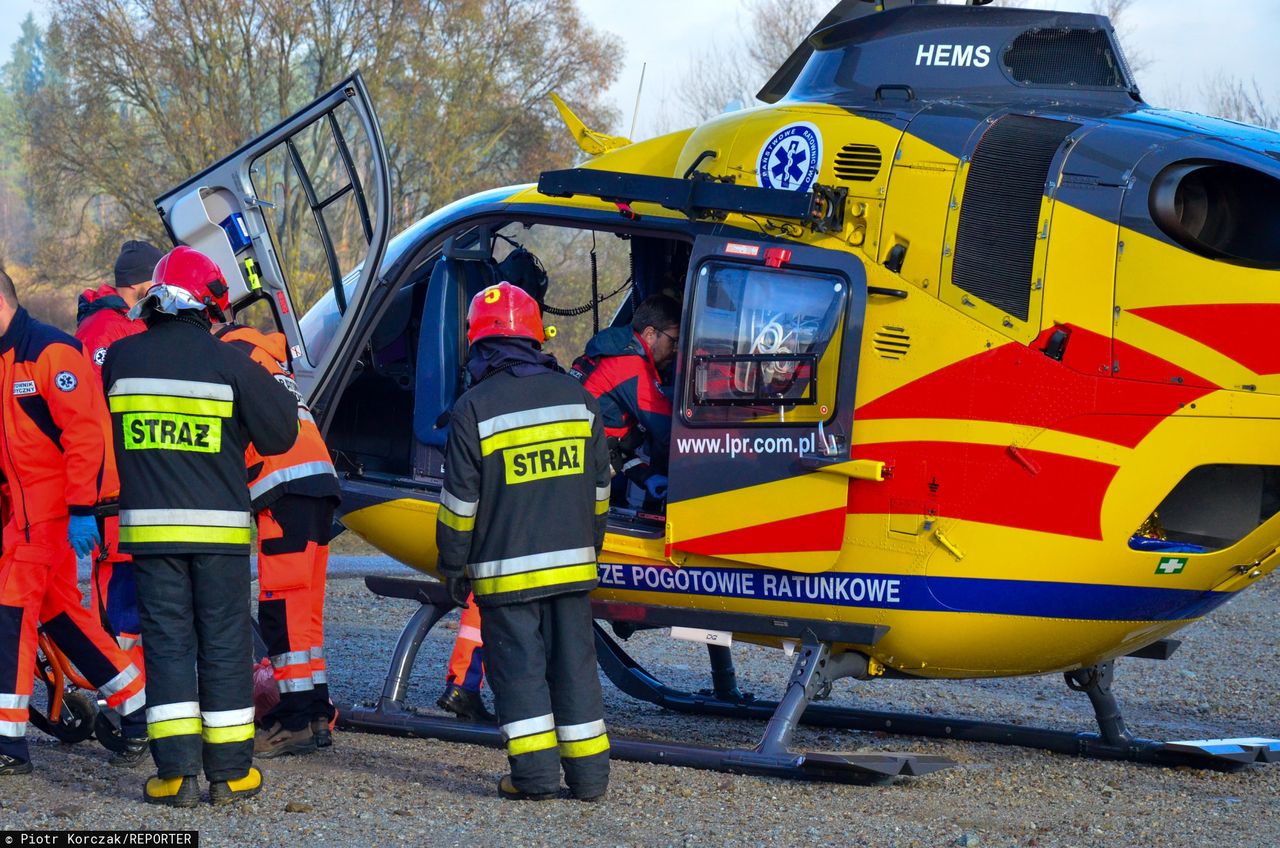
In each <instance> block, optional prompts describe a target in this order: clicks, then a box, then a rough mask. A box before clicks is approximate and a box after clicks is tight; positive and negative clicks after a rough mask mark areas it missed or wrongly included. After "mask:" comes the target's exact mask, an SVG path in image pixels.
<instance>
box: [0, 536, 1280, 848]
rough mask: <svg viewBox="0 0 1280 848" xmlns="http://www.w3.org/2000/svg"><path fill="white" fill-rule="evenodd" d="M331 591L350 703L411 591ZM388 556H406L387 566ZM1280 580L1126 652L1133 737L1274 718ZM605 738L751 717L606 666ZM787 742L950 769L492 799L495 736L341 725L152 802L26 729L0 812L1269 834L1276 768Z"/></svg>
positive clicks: (944, 837) (1278, 720) (336, 826)
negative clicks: (249, 793)
mask: <svg viewBox="0 0 1280 848" xmlns="http://www.w3.org/2000/svg"><path fill="white" fill-rule="evenodd" d="M336 566H337V567H335V569H334V571H335V575H334V578H333V579H332V580H331V583H330V590H329V622H330V624H329V657H330V659H329V667H330V676H331V679H332V681H333V689H334V697H335V699H340V700H342V701H348V702H350V701H367V700H369V699H371V698H373V697H374V696H376V695H377V693H378V692H379V691H380V688H381V683H382V676H383V674H384V672H385V669H386V664H387V662H388V660H389V658H390V654H391V650H392V648H393V646H394V643H395V638H396V636H397V635H398V633H399V631H400V628H401V626H402V625H403V623H404V621H405V620H406V619H407V617H408V616H409V614H410V613H411V612H412V610H413V607H414V605H413V604H412V603H411V602H407V601H397V600H390V599H384V598H378V597H375V596H373V595H371V594H370V593H369V592H368V591H367V590H366V589H365V588H364V585H363V582H362V581H361V580H359V579H357V578H356V577H355V576H354V575H356V574H357V573H359V572H360V571H365V570H378V571H386V570H392V571H393V572H394V569H395V566H394V564H393V563H391V562H390V561H389V560H385V559H364V558H360V559H355V558H344V559H343V560H342V561H341V562H339V563H337V564H336ZM398 573H403V570H401V571H400V572H398ZM1277 602H1280V582H1277V581H1276V580H1275V579H1271V580H1266V581H1264V582H1263V584H1262V585H1260V586H1258V587H1255V588H1253V589H1251V590H1249V591H1247V592H1245V593H1244V594H1243V595H1242V596H1241V597H1240V598H1238V599H1236V600H1235V601H1233V602H1231V603H1230V604H1228V605H1226V606H1225V607H1223V608H1221V609H1219V610H1217V611H1216V612H1215V613H1214V614H1213V615H1212V616H1211V617H1210V618H1208V619H1206V620H1205V621H1203V622H1201V623H1199V624H1196V625H1194V626H1193V627H1191V628H1188V629H1187V630H1185V631H1183V632H1182V633H1181V634H1179V635H1180V636H1181V637H1182V638H1184V639H1185V642H1184V644H1183V646H1182V648H1181V650H1179V651H1178V653H1176V654H1175V655H1174V657H1173V658H1172V659H1171V660H1169V661H1168V662H1152V661H1144V660H1125V661H1122V662H1121V663H1120V664H1119V666H1120V667H1119V675H1118V679H1117V683H1116V687H1115V689H1116V692H1117V695H1118V696H1119V698H1120V699H1121V703H1122V705H1124V707H1125V709H1126V718H1127V720H1128V723H1129V727H1130V729H1131V730H1133V731H1134V732H1135V733H1136V734H1138V735H1141V736H1149V737H1155V738H1167V739H1188V738H1204V737H1219V736H1224V737H1230V736H1254V735H1260V736H1280V710H1277V702H1278V700H1280V699H1278V698H1277V688H1278V686H1277V683H1276V681H1275V677H1274V670H1275V667H1276V660H1277V654H1278V653H1280V651H1278V649H1280V636H1277V633H1276V630H1275V621H1276V615H1275V612H1274V610H1275V607H1276V606H1277ZM456 628H457V623H456V615H454V616H451V617H449V618H447V619H446V620H445V621H444V622H442V623H441V625H440V626H438V627H437V628H436V630H435V631H434V632H433V633H432V634H430V636H429V637H428V638H427V640H426V641H425V642H424V643H423V648H422V652H421V654H420V655H419V661H418V664H417V668H416V672H417V673H416V674H415V676H414V678H413V681H412V685H411V689H410V701H411V702H412V703H414V704H416V705H418V706H423V707H427V706H431V705H432V704H433V702H434V700H435V697H436V695H437V694H438V692H439V690H440V688H441V686H442V677H443V667H444V663H445V660H446V658H447V655H448V651H449V648H450V646H451V644H452V638H453V635H454V632H455V631H456ZM627 647H628V649H629V650H630V651H631V652H632V653H633V654H634V655H635V656H636V658H637V659H638V660H640V661H641V662H642V663H643V664H645V665H646V666H647V667H648V668H649V669H650V671H652V672H654V673H656V674H657V675H658V676H660V677H663V678H665V679H666V680H667V681H668V682H670V683H672V684H673V685H677V686H681V687H686V688H702V687H705V686H707V685H709V678H708V676H707V674H706V665H705V650H704V649H703V648H702V647H701V646H699V645H693V644H690V643H683V642H676V641H673V640H671V639H669V638H667V637H666V636H665V635H664V634H663V633H661V632H650V633H642V634H638V635H637V636H635V637H633V638H632V639H631V640H630V641H629V642H628V643H627ZM734 653H735V657H736V659H737V662H738V671H739V678H740V682H741V683H742V684H743V686H744V688H745V689H749V690H752V691H755V692H757V693H760V694H761V695H762V696H765V695H767V696H769V697H776V693H778V691H779V690H780V687H781V685H782V683H783V682H784V681H785V679H786V677H787V674H788V672H789V671H790V664H789V662H788V661H786V660H785V659H784V658H783V657H782V656H781V655H780V654H779V653H777V652H773V651H766V650H763V649H756V648H752V647H750V646H744V647H741V648H737V647H735V649H734ZM855 698H857V699H858V703H860V704H862V705H865V706H868V707H870V708H879V709H898V710H915V711H924V712H930V713H937V714H951V715H967V716H974V717H979V718H984V719H990V720H996V721H1006V722H1015V723H1020V724H1040V725H1046V726H1052V727H1057V728H1063V729H1074V728H1087V727H1088V725H1090V724H1091V721H1092V720H1091V715H1090V712H1089V708H1088V704H1087V701H1086V699H1085V697H1084V696H1083V695H1081V694H1078V693H1072V692H1069V691H1068V690H1067V689H1066V687H1065V686H1064V685H1063V683H1062V681H1061V678H1060V677H1059V676H1049V677H1038V678H1023V679H1015V680H1000V681H980V682H908V681H877V682H874V683H858V682H853V681H841V682H840V683H837V684H836V689H835V701H834V702H835V703H841V702H844V703H853V702H854V699H855ZM605 699H606V701H605V707H606V718H607V719H608V720H609V722H610V732H611V733H612V734H615V735H629V736H635V737H651V738H668V739H679V740H682V741H689V742H700V743H704V744H717V745H739V746H749V745H751V744H753V743H754V742H755V741H756V738H757V736H758V734H759V733H760V731H761V729H762V725H761V724H759V723H758V722H749V721H742V722H733V721H726V720H712V719H696V718H692V717H686V716H679V715H675V714H672V713H668V712H665V711H663V710H660V709H658V708H657V707H653V706H651V705H648V704H643V703H639V702H636V701H633V700H630V699H628V698H627V697H626V696H624V695H622V694H621V693H619V692H618V691H617V690H616V689H613V688H612V686H610V685H609V684H607V683H606V684H605ZM796 742H797V747H807V748H810V749H815V750H856V749H880V750H910V751H917V752H921V753H931V754H941V755H945V756H948V757H951V758H952V759H954V760H956V761H958V762H959V763H960V764H961V765H960V767H958V768H953V769H950V770H948V771H943V772H939V773H936V774H933V775H929V776H926V777H921V778H911V779H900V780H898V781H897V782H895V783H893V784H891V785H888V786H868V787H859V786H840V785H831V784H804V783H794V782H786V781H781V780H775V779H766V778H753V777H741V776H732V775H726V774H720V773H716V772H704V771H695V770H690V769H680V768H671V767H662V766H651V765H638V764H632V763H621V762H617V763H614V766H613V779H612V788H611V791H610V795H609V797H608V799H607V800H606V801H605V802H603V803H601V804H598V805H590V804H581V803H577V802H572V801H555V802H550V803H544V804H511V803H508V802H502V801H499V800H498V799H497V798H496V797H495V795H494V791H493V784H494V780H495V778H496V777H497V776H498V775H500V774H501V773H502V772H503V771H505V765H506V762H505V758H504V757H503V755H502V753H501V752H499V751H497V750H491V749H488V748H482V747H476V746H467V745H457V744H447V743H442V742H437V741H431V740H415V739H396V738H390V737H382V736H372V735H363V734H356V733H340V734H337V736H336V741H335V746H334V748H333V749H331V750H330V751H328V752H321V753H318V754H316V755H314V756H310V757H303V758H289V759H287V760H286V761H284V762H269V763H267V765H266V766H265V767H264V772H265V774H266V780H267V788H266V790H265V791H264V794H263V795H262V796H261V797H259V798H258V799H255V800H253V801H251V802H248V803H246V804H243V805H239V806H237V807H232V808H221V809H216V810H215V809H212V808H210V807H208V806H201V807H199V808H197V809H195V810H187V811H178V810H166V809H155V808H151V807H148V806H146V805H144V804H143V803H141V801H140V800H139V793H140V787H141V782H142V780H143V779H144V778H145V776H146V775H147V774H148V773H149V771H147V770H146V767H142V768H139V769H138V770H137V771H132V772H129V771H125V772H122V771H118V770H116V769H112V768H110V767H108V766H107V765H106V763H105V757H106V755H105V752H104V751H103V749H102V748H101V747H99V746H98V745H96V743H92V742H86V743H83V744H80V745H74V746H71V745H61V744H59V743H57V742H55V741H53V740H51V739H49V738H47V737H45V736H43V735H41V734H39V733H36V732H34V731H33V732H32V743H33V744H32V751H33V757H34V759H35V761H36V765H37V770H36V773H35V774H34V775H31V776H29V777H24V778H3V779H0V781H2V783H0V829H27V828H34V829H50V828H51V829H120V828H150V829H198V830H199V831H200V835H201V841H202V844H203V845H205V846H222V845H228V846H230V845H279V846H289V848H298V846H311V845H335V846H336V845H342V846H348V845H351V846H360V845H398V844H406V845H424V844H430V845H465V846H482V845H495V846H496V845H504V846H506V845H510V846H525V845H549V846H564V845H593V846H594V845H601V846H661V845H677V846H688V845H733V846H755V845H770V846H775V845H776V846H789V845H799V844H815V845H821V844H830V845H840V846H852V845H876V846H883V845H893V846H917V845H918V846H948V845H962V846H975V845H982V846H1013V845H1019V846H1022V845H1039V846H1059V845H1062V846H1107V848H1116V846H1150V845H1159V846H1202V845H1203V846H1208V845H1238V846H1275V845H1277V844H1280V765H1272V766H1251V767H1249V768H1247V769H1245V770H1243V771H1241V772H1238V773H1235V774H1219V773H1214V772H1206V771H1197V770H1192V769H1165V768H1157V767H1152V766H1138V765H1129V764H1123V763H1105V762H1093V761H1085V760H1080V759H1076V758H1073V757H1068V756H1063V755H1057V754H1047V753H1041V752H1037V751H1028V750H1019V749H1012V748H1005V747H1001V746H994V745H984V744H977V743H964V742H953V741H930V740H919V739H910V738H898V737H884V736H882V735H879V734H859V733H846V732H842V731H829V730H808V729H802V730H801V731H800V732H799V733H797V740H796Z"/></svg>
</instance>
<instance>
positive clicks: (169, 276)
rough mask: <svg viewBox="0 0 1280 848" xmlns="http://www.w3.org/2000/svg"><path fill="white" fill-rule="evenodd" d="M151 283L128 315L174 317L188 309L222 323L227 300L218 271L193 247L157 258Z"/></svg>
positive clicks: (229, 301)
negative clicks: (205, 314) (159, 314)
mask: <svg viewBox="0 0 1280 848" xmlns="http://www.w3.org/2000/svg"><path fill="white" fill-rule="evenodd" d="M151 280H152V285H151V288H149V289H147V293H146V294H145V295H144V296H143V297H142V299H141V300H139V301H138V303H137V305H136V306H135V307H134V308H133V310H131V312H130V315H131V316H133V317H146V316H147V315H148V314H149V313H151V312H153V311H159V312H167V313H169V314H170V315H176V314H177V313H178V312H179V311H180V310H184V309H192V310H200V311H204V312H207V313H208V315H209V317H210V318H211V319H212V320H214V321H225V320H226V316H227V312H228V311H229V310H230V308H231V298H230V297H229V290H228V288H227V281H226V279H225V278H224V277H223V276H222V269H221V268H219V267H218V264H217V263H216V262H214V261H213V260H212V259H210V258H209V257H208V256H205V255H204V254H203V253H201V252H200V251H198V250H196V249H195V248H192V247H187V246H186V245H182V246H179V247H175V248H174V249H173V250H171V251H169V252H168V253H166V254H165V255H164V256H162V257H160V261H159V262H158V263H156V270H155V272H154V273H153V274H152V277H151ZM134 313H136V315H135V314H134Z"/></svg>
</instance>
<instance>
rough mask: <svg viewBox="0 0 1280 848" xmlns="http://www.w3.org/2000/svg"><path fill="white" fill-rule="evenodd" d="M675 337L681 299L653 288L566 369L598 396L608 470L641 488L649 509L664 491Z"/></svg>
mask: <svg viewBox="0 0 1280 848" xmlns="http://www.w3.org/2000/svg"><path fill="white" fill-rule="evenodd" d="M679 343H680V304H679V303H677V302H676V301H675V300H674V299H673V298H670V297H667V296H666V295H663V294H656V295H653V296H651V297H648V298H645V299H644V300H643V301H642V302H641V303H640V305H639V306H637V307H636V310H635V314H634V315H633V316H632V318H631V325H630V326H622V327H610V328H609V329H607V330H602V331H601V332H599V333H597V334H596V335H595V336H594V337H593V338H592V339H591V340H590V341H589V342H587V350H586V353H585V354H584V355H583V356H580V357H578V358H577V359H576V360H574V363H573V367H572V368H571V369H570V370H569V373H570V374H571V375H573V376H574V377H577V378H578V379H579V380H581V381H582V384H583V386H585V387H586V389H587V391H589V392H591V394H593V395H595V396H596V397H597V398H599V399H600V411H601V414H602V415H603V416H604V432H605V436H606V438H607V439H608V441H609V459H610V461H611V463H612V464H613V470H614V471H615V472H616V473H618V474H621V475H623V476H624V477H625V478H626V479H627V480H629V481H630V482H632V483H634V484H635V485H637V486H639V487H640V488H641V489H643V490H644V493H645V506H646V508H649V509H662V504H663V501H665V500H666V497H667V454H668V452H669V450H670V448H671V399H670V398H669V397H668V396H667V395H666V394H665V393H664V391H663V378H662V374H663V372H665V371H666V370H667V369H668V367H669V366H670V365H671V363H672V362H674V361H675V356H676V348H677V347H678V346H679ZM642 447H643V448H644V453H645V454H646V455H647V459H646V458H645V456H642V455H641V454H640V449H641V448H642Z"/></svg>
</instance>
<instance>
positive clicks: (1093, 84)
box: [1004, 28, 1133, 89]
mask: <svg viewBox="0 0 1280 848" xmlns="http://www.w3.org/2000/svg"><path fill="white" fill-rule="evenodd" d="M1004 67H1005V70H1007V71H1008V72H1009V75H1010V76H1011V77H1013V78H1014V79H1015V80H1016V81H1018V82H1019V83H1021V84H1023V85H1045V86H1053V87H1055V88H1072V87H1077V86H1079V87H1085V88H1118V89H1130V88H1132V87H1133V81H1132V79H1131V77H1130V75H1129V73H1128V70H1127V66H1126V65H1125V63H1124V59H1123V58H1122V57H1120V56H1118V55H1117V54H1116V52H1115V50H1114V49H1113V48H1112V46H1111V39H1110V38H1109V37H1108V35H1107V32H1106V31H1105V30H1100V29H1070V28H1066V29H1033V30H1028V31H1027V32H1024V33H1023V34H1022V35H1020V36H1018V37H1017V38H1015V39H1014V40H1013V43H1012V44H1010V45H1009V47H1008V49H1006V50H1005V52H1004Z"/></svg>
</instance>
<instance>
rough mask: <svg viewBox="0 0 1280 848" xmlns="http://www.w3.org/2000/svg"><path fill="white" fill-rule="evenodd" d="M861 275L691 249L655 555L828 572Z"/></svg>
mask: <svg viewBox="0 0 1280 848" xmlns="http://www.w3.org/2000/svg"><path fill="white" fill-rule="evenodd" d="M865 310H866V276H865V274H864V272H863V269H862V266H861V264H860V263H859V262H858V261H857V260H856V259H855V258H854V257H853V256H852V255H851V254H847V253H841V252H837V251H831V250H824V249H820V248H814V247H807V246H802V245H795V244H779V243H776V242H773V243H770V242H755V241H746V240H740V239H732V238H720V237H707V236H703V237H700V238H699V239H698V240H697V241H696V242H695V244H694V248H693V255H692V257H691V261H690V265H689V279H688V282H687V284H686V286H685V320H684V324H683V326H682V329H681V337H682V340H681V347H682V351H683V354H682V358H681V364H680V368H679V369H678V373H679V378H678V379H679V388H678V391H679V398H678V400H677V403H676V404H675V421H674V422H673V426H672V439H671V454H670V460H671V469H670V489H669V492H668V499H667V539H666V541H667V556H668V557H669V558H671V560H672V561H673V562H677V563H679V562H682V561H683V560H684V558H685V557H686V556H687V555H689V554H700V555H705V556H714V557H724V558H727V559H733V560H738V561H740V562H749V563H753V564H757V565H764V566H768V567H772V568H779V569H785V570H789V571H801V572H816V571H823V570H826V569H829V568H831V566H832V565H833V564H834V563H835V561H836V558H837V556H838V555H839V553H840V549H841V546H842V544H843V541H844V530H845V522H846V516H847V513H848V487H849V479H848V477H847V476H843V475H841V474H839V473H832V472H831V471H830V470H824V469H826V468H828V467H829V466H833V465H838V464H840V462H841V461H842V460H845V461H847V460H848V457H849V436H850V433H851V432H852V425H853V400H854V389H855V387H856V384H857V374H858V367H857V366H858V351H859V349H860V347H859V345H860V339H861V336H862V324H863V315H864V313H865Z"/></svg>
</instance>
